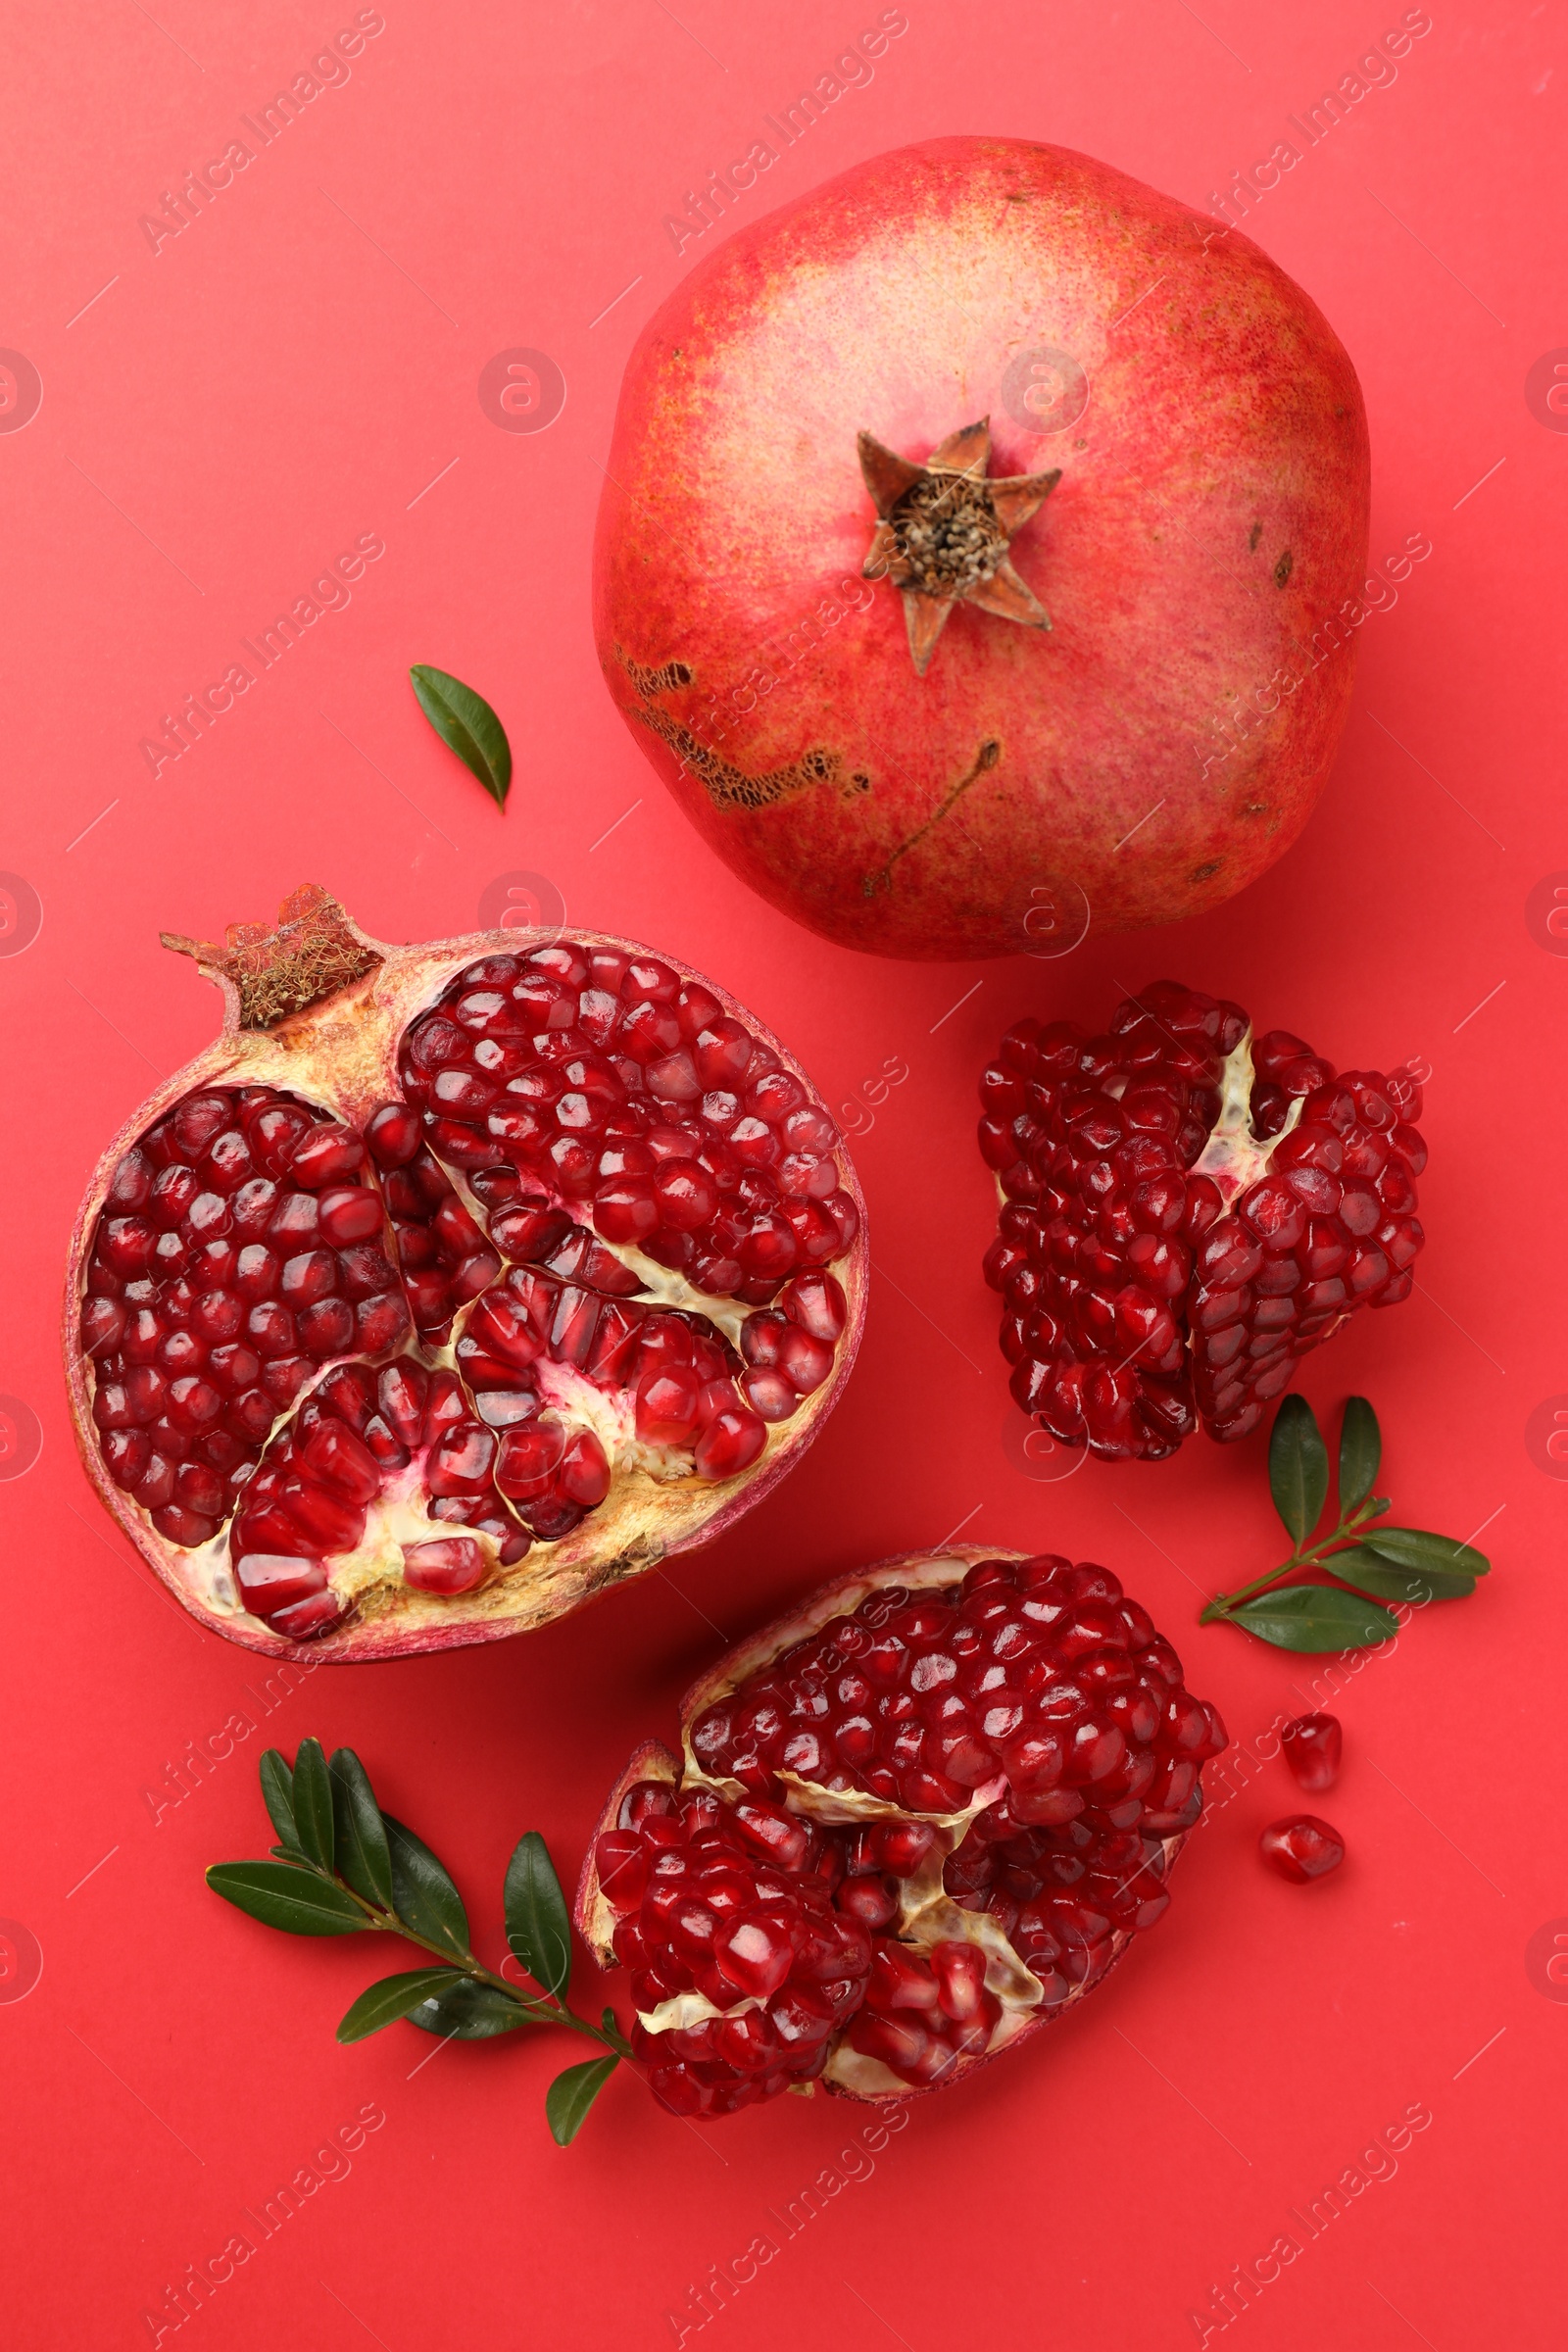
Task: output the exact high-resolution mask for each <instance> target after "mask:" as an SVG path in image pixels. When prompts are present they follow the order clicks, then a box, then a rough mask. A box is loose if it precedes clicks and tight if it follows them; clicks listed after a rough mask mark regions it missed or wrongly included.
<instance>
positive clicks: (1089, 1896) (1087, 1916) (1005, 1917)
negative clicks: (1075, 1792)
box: [943, 1710, 1223, 2009]
mask: <svg viewBox="0 0 1568 2352" xmlns="http://www.w3.org/2000/svg"><path fill="white" fill-rule="evenodd" d="M1210 1712H1212V1710H1210ZM1221 1744H1223V1741H1222V1742H1221ZM1199 1801H1200V1803H1201V1799H1200V1800H1199ZM1190 1809H1191V1813H1192V1815H1193V1817H1195V1818H1196V1815H1197V1812H1198V1810H1199V1805H1198V1804H1192V1805H1191V1808H1190ZM1165 1869H1166V1856H1165V1841H1164V1837H1163V1836H1162V1835H1160V1834H1158V1833H1157V1832H1155V1831H1154V1830H1153V1829H1152V1828H1151V1827H1150V1826H1149V1825H1148V1823H1147V1822H1141V1823H1140V1824H1139V1826H1138V1827H1137V1828H1136V1829H1126V1830H1118V1829H1115V1828H1113V1827H1112V1826H1111V1824H1110V1823H1109V1822H1108V1821H1107V1820H1105V1819H1103V1817H1101V1816H1100V1815H1099V1813H1098V1812H1092V1811H1086V1812H1084V1813H1082V1814H1079V1815H1078V1816H1076V1818H1075V1819H1073V1820H1072V1821H1069V1822H1064V1823H1063V1824H1062V1825H1061V1827H1060V1828H1059V1829H1028V1828H1023V1827H1020V1825H1019V1823H1018V1821H1017V1820H1016V1818H1015V1817H1014V1816H1013V1814H1012V1811H1011V1808H1010V1807H1009V1806H1007V1805H1006V1804H1001V1805H994V1806H991V1807H990V1808H988V1810H987V1811H986V1812H984V1813H982V1814H981V1815H980V1816H979V1817H978V1819H977V1820H976V1821H975V1823H974V1825H973V1827H972V1828H971V1830H970V1832H969V1835H968V1836H967V1838H965V1839H964V1841H963V1843H962V1845H961V1846H959V1848H958V1850H957V1852H956V1854H955V1855H954V1856H953V1858H952V1860H951V1861H950V1862H949V1864H948V1866H947V1869H946V1872H945V1873H944V1875H943V1884H944V1886H945V1887H947V1890H948V1892H949V1893H950V1894H951V1895H952V1896H953V1898H954V1900H955V1901H956V1902H957V1903H961V1904H962V1906H963V1908H964V1909H965V1910H966V1911H989V1912H990V1913H991V1915H992V1916H993V1918H995V1919H997V1920H998V1921H1000V1923H1001V1926H1002V1931H1003V1934H1004V1935H1005V1936H1006V1938H1007V1941H1008V1942H1009V1943H1010V1944H1011V1946H1012V1948H1013V1950H1014V1951H1015V1952H1016V1953H1017V1955H1018V1957H1019V1959H1020V1960H1021V1961H1022V1962H1023V1963H1024V1965H1025V1967H1026V1968H1028V1969H1029V1970H1030V1971H1031V1972H1032V1974H1033V1975H1035V1976H1037V1977H1038V1978H1039V1979H1040V1982H1041V1984H1042V1985H1043V1986H1044V1987H1045V1993H1044V2004H1043V2005H1044V2006H1045V2007H1046V2008H1048V2009H1050V2008H1055V2007H1058V2006H1059V2005H1060V2003H1061V2002H1063V2001H1064V2000H1065V1999H1066V1998H1067V1996H1068V1994H1069V1993H1070V1992H1071V1991H1072V1990H1073V1989H1074V1988H1075V1987H1077V1986H1080V1985H1093V1984H1095V1983H1096V1982H1097V1981H1098V1980H1099V1979H1100V1978H1101V1977H1103V1975H1104V1973H1105V1971H1106V1969H1107V1968H1108V1967H1109V1966H1110V1963H1111V1961H1112V1960H1113V1959H1114V1957H1115V1953H1116V1942H1115V1938H1116V1936H1118V1935H1120V1936H1136V1935H1139V1934H1141V1933H1142V1932H1143V1930H1144V1929H1146V1928H1152V1926H1153V1925H1154V1922H1155V1921H1156V1920H1157V1919H1160V1918H1162V1917H1163V1916H1164V1913H1165V1911H1166V1910H1167V1908H1168V1907H1169V1904H1170V1895H1169V1893H1168V1892H1167V1890H1166V1887H1165V1884H1164V1880H1165Z"/></svg>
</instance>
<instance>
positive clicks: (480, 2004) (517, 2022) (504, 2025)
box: [408, 1976, 539, 2041]
mask: <svg viewBox="0 0 1568 2352" xmlns="http://www.w3.org/2000/svg"><path fill="white" fill-rule="evenodd" d="M408 2019H409V2023H410V2025H411V2026H418V2027H420V2028H421V2029H422V2030H423V2031H424V2032H425V2033H426V2034H440V2035H441V2037H442V2038H443V2040H445V2039H447V2038H448V2037H449V2036H450V2037H452V2038H455V2039H456V2040H458V2041H489V2040H491V2039H492V2038H493V2036H494V2035H495V2034H515V2032H516V2030H517V2028H518V2027H519V2026H532V2025H536V2024H537V2023H538V2022H539V2021H538V2020H537V2019H536V2018H532V2017H530V2016H529V2015H528V2012H527V2010H526V2009H524V2008H523V2006H522V2003H521V1999H520V1996H519V1998H517V1999H514V1998H513V1997H512V1995H511V1994H510V1993H506V1992H502V1991H501V1990H500V1988H499V1987H498V1986H497V1985H483V1984H481V1983H480V1982H479V1980H478V1978H477V1977H464V1976H458V1977H454V1978H453V1980H452V1983H451V1984H450V1985H446V1986H445V1987H444V1988H443V1989H442V1990H441V1991H440V1992H438V1993H436V1994H434V1995H433V1996H432V1998H431V1999H429V2000H427V2001H421V2002H420V2003H419V2005H418V2007H417V2009H411V2010H410V2011H409V2012H408Z"/></svg>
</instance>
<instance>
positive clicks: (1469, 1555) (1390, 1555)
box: [1361, 1527, 1492, 1577]
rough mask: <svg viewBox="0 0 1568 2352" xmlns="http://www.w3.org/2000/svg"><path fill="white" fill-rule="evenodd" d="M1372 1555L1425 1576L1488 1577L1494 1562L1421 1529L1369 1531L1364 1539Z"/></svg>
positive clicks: (1392, 1528)
mask: <svg viewBox="0 0 1568 2352" xmlns="http://www.w3.org/2000/svg"><path fill="white" fill-rule="evenodd" d="M1361 1542H1362V1543H1363V1544H1365V1545H1366V1548H1367V1550H1368V1551H1375V1552H1376V1553H1377V1555H1378V1557H1379V1559H1381V1560H1392V1561H1393V1562H1394V1564H1395V1566H1396V1567H1397V1568H1415V1569H1419V1571H1420V1573H1421V1574H1422V1575H1423V1576H1427V1577H1433V1576H1449V1577H1452V1576H1468V1577H1477V1576H1488V1575H1490V1574H1491V1571H1492V1562H1491V1561H1490V1560H1489V1559H1488V1557H1487V1555H1486V1553H1485V1552H1484V1551H1476V1550H1475V1549H1473V1547H1472V1546H1471V1545H1470V1544H1460V1543H1458V1542H1457V1541H1456V1540H1455V1539H1454V1538H1453V1537H1452V1536H1429V1535H1428V1534H1427V1532H1426V1530H1425V1529H1424V1528H1420V1527H1369V1528H1368V1529H1367V1530H1366V1532H1365V1534H1364V1535H1363V1536H1362V1538H1361Z"/></svg>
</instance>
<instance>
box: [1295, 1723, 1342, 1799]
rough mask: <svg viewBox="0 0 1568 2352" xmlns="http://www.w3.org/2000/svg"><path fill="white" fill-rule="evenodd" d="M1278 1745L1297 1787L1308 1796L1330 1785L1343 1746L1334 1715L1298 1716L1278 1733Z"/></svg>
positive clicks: (1338, 1770) (1336, 1777) (1338, 1724)
mask: <svg viewBox="0 0 1568 2352" xmlns="http://www.w3.org/2000/svg"><path fill="white" fill-rule="evenodd" d="M1280 1745H1281V1747H1282V1748H1283V1750H1284V1753H1285V1761H1286V1763H1287V1764H1288V1765H1289V1766H1290V1768H1291V1771H1292V1773H1293V1775H1294V1776H1295V1779H1296V1781H1297V1784H1298V1786H1299V1788H1302V1789H1305V1790H1306V1792H1307V1794H1308V1795H1309V1796H1319V1795H1321V1794H1322V1792H1323V1790H1324V1789H1332V1788H1333V1786H1334V1784H1335V1782H1336V1781H1337V1780H1338V1779H1339V1777H1340V1756H1341V1753H1342V1750H1343V1747H1344V1735H1343V1733H1342V1732H1341V1729H1340V1720H1339V1717H1338V1716H1337V1715H1298V1716H1297V1717H1296V1718H1295V1719H1294V1720H1293V1721H1292V1722H1290V1723H1288V1724H1287V1725H1286V1726H1285V1729H1284V1730H1283V1731H1282V1732H1281V1734H1280Z"/></svg>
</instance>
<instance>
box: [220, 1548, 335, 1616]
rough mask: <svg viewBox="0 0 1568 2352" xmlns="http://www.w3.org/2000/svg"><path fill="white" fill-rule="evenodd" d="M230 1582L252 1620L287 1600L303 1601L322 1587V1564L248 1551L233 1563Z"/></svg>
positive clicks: (323, 1566)
mask: <svg viewBox="0 0 1568 2352" xmlns="http://www.w3.org/2000/svg"><path fill="white" fill-rule="evenodd" d="M234 1580H235V1582H236V1584H237V1585H238V1586H239V1594H240V1598H241V1600H243V1602H244V1603H245V1606H246V1607H247V1608H248V1609H249V1610H250V1611H251V1614H252V1615H253V1616H256V1617H267V1616H270V1614H271V1612H272V1611H273V1610H274V1609H280V1608H286V1607H287V1606H288V1604H289V1603H290V1602H291V1601H296V1600H305V1599H307V1598H308V1597H309V1596H310V1594H311V1593H319V1592H320V1591H321V1590H322V1589H323V1587H324V1586H325V1584H326V1566H325V1563H324V1561H321V1560H311V1559H292V1558H287V1557H284V1556H281V1555H279V1554H278V1553H275V1552H257V1551H253V1552H249V1553H243V1554H241V1555H240V1556H239V1557H238V1558H237V1559H236V1560H235V1562H234Z"/></svg>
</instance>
